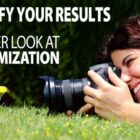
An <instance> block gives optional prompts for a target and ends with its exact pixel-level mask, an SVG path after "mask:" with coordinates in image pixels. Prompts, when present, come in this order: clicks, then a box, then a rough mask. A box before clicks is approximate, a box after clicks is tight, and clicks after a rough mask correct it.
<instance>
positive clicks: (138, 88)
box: [133, 84, 140, 94]
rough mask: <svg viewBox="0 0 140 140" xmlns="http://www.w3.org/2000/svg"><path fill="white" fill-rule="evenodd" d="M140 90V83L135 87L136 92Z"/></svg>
mask: <svg viewBox="0 0 140 140" xmlns="http://www.w3.org/2000/svg"><path fill="white" fill-rule="evenodd" d="M139 90H140V84H138V85H137V86H136V87H135V88H134V89H133V91H134V94H137V92H138V91H139Z"/></svg>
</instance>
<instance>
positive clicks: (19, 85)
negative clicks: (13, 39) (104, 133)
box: [0, 0, 140, 105]
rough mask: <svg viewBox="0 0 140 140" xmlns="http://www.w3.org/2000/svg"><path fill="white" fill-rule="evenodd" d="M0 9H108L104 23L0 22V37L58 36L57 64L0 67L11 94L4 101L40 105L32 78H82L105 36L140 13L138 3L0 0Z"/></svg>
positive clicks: (132, 0)
mask: <svg viewBox="0 0 140 140" xmlns="http://www.w3.org/2000/svg"><path fill="white" fill-rule="evenodd" d="M0 6H4V7H5V6H10V7H12V6H14V7H17V6H20V7H24V6H25V7H29V6H32V7H47V6H49V7H58V6H61V7H63V6H72V7H74V6H78V7H96V6H103V7H106V6H109V7H110V8H111V20H110V22H107V23H103V22H100V23H99V22H95V23H88V22H87V23H81V22H76V23H71V22H66V23H47V22H46V23H45V22H41V23H37V22H32V23H28V22H22V23H19V22H18V21H17V22H16V18H17V16H16V15H15V16H14V22H12V23H8V22H6V21H3V22H1V23H0V35H7V36H11V35H14V36H19V35H24V36H28V35H34V36H35V35H43V36H48V35H59V36H60V39H59V41H58V50H59V52H60V64H59V65H49V64H47V65H43V64H40V65H5V64H1V65H0V85H5V86H7V87H8V88H9V89H10V91H11V95H10V96H5V98H4V102H5V103H7V104H9V103H10V104H13V105H23V104H27V105H40V104H41V102H42V92H41V91H40V86H39V83H38V80H37V78H36V77H38V76H40V75H52V76H54V77H56V78H58V79H66V78H82V77H85V76H86V74H87V70H88V67H89V66H91V65H94V64H95V62H96V60H95V58H96V55H97V53H98V51H99V50H100V46H101V45H102V43H103V40H104V39H105V38H106V36H108V35H109V34H110V33H111V32H112V31H113V30H114V28H115V27H116V26H117V25H118V24H119V22H120V21H121V20H122V19H124V18H127V17H129V16H132V15H138V14H139V13H140V1H138V0H114V1H110V0H90V1H89V0H77V1H76V0H69V1H66V0H57V1H52V0H41V1H36V0H30V1H29V0H28V1H27V0H22V1H16V0H10V1H8V0H1V2H0Z"/></svg>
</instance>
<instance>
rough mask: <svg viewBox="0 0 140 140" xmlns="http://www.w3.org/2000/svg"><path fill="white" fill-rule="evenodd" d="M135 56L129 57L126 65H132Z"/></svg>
mask: <svg viewBox="0 0 140 140" xmlns="http://www.w3.org/2000/svg"><path fill="white" fill-rule="evenodd" d="M134 59H135V58H132V59H129V60H127V61H126V66H128V67H129V66H130V65H131V64H132V62H133V60H134Z"/></svg>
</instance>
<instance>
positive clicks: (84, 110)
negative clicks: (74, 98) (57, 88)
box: [77, 104, 93, 115]
mask: <svg viewBox="0 0 140 140" xmlns="http://www.w3.org/2000/svg"><path fill="white" fill-rule="evenodd" d="M92 108H93V105H91V104H86V105H84V106H83V107H81V108H80V109H79V110H78V111H77V114H78V115H82V114H84V113H87V112H88V111H89V110H91V109H92Z"/></svg>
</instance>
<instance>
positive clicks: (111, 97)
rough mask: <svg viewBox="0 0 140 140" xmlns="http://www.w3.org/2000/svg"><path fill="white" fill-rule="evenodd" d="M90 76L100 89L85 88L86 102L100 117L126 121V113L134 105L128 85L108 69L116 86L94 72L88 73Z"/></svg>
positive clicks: (110, 77)
mask: <svg viewBox="0 0 140 140" xmlns="http://www.w3.org/2000/svg"><path fill="white" fill-rule="evenodd" d="M88 75H89V77H90V78H91V80H93V81H94V82H95V83H96V85H97V87H98V88H97V89H95V88H92V87H90V86H85V87H84V93H85V98H84V100H85V102H86V103H87V104H91V105H92V106H94V109H95V112H96V113H97V114H98V115H99V116H102V117H104V118H107V119H111V118H116V119H124V118H125V117H126V116H125V115H126V112H127V111H129V110H128V106H131V104H133V103H134V101H133V98H132V96H131V93H130V91H129V88H128V86H127V84H126V83H125V82H123V81H122V80H121V79H120V78H119V77H118V76H117V75H116V74H115V73H114V72H113V71H112V69H111V68H109V69H108V75H109V79H110V81H111V82H112V83H113V84H114V85H111V84H110V83H108V82H106V81H105V80H104V79H103V78H102V77H101V76H100V75H98V74H97V73H96V72H94V71H92V70H90V71H88Z"/></svg>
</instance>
